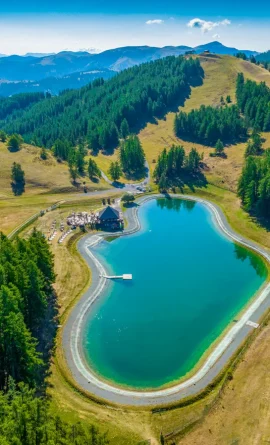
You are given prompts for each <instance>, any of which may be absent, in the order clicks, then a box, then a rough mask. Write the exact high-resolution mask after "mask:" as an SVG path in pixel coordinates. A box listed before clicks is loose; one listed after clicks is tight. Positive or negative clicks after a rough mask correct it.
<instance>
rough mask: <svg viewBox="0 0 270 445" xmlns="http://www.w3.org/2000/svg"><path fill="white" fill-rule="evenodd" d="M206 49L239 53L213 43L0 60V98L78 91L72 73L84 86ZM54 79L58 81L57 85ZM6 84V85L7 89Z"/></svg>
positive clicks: (123, 48)
mask: <svg viewBox="0 0 270 445" xmlns="http://www.w3.org/2000/svg"><path fill="white" fill-rule="evenodd" d="M205 50H208V51H210V52H213V53H217V54H228V55H234V54H236V53H237V52H238V51H239V50H238V49H236V48H229V47H226V46H224V45H223V44H222V43H220V42H216V41H215V42H210V43H208V44H205V45H200V46H197V47H195V48H192V47H189V46H183V45H182V46H164V47H162V48H159V47H151V46H126V47H121V48H115V49H110V50H106V51H103V52H101V53H97V54H93V53H89V52H87V51H78V52H72V51H62V52H60V53H57V54H50V55H41V54H40V55H39V54H36V53H32V54H31V53H28V54H26V55H25V56H17V55H12V56H5V57H0V95H12V94H14V93H15V92H16V93H18V92H21V91H22V92H26V91H37V86H40V88H46V89H49V90H51V91H52V92H53V93H54V94H57V93H58V92H59V91H60V90H61V89H64V88H74V87H75V88H76V87H77V88H79V87H80V86H82V82H81V81H80V82H78V85H77V86H74V79H75V78H76V75H75V73H80V74H81V77H83V78H84V79H85V83H87V81H90V80H92V79H91V76H88V77H89V80H88V78H87V76H85V74H87V73H89V72H93V71H98V72H105V73H106V74H105V76H104V77H105V78H108V77H111V76H112V75H114V74H115V73H117V72H120V71H122V70H124V69H126V68H130V67H132V66H134V65H139V64H141V63H144V62H149V61H154V60H157V59H160V58H163V57H166V56H179V55H183V54H185V53H186V52H187V51H194V52H195V53H197V54H198V53H201V52H203V51H205ZM241 52H244V53H245V54H246V55H247V56H250V55H256V54H258V53H256V52H255V51H251V50H241ZM39 56H40V57H39ZM101 75H102V74H101ZM66 76H71V77H72V80H71V82H70V83H69V82H68V81H67V80H66V81H63V85H61V81H60V79H61V78H64V77H65V78H66ZM95 77H96V76H95ZM49 78H50V79H51V85H52V86H50V82H48V81H47V82H45V79H47V80H48V79H49ZM55 79H57V82H56V81H55ZM10 82H11V83H10ZM8 84H9V86H8V87H7V85H8ZM45 84H46V87H45ZM53 84H54V85H56V84H57V86H56V87H55V86H53ZM42 85H43V86H42ZM75 85H76V82H75ZM43 91H44V89H43Z"/></svg>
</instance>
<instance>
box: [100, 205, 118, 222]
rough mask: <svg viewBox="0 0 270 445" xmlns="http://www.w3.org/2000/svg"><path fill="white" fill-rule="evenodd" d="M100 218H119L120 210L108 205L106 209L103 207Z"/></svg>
mask: <svg viewBox="0 0 270 445" xmlns="http://www.w3.org/2000/svg"><path fill="white" fill-rule="evenodd" d="M99 219H101V220H106V219H119V212H118V210H116V209H114V208H113V207H110V206H108V207H106V209H103V210H101V212H99Z"/></svg>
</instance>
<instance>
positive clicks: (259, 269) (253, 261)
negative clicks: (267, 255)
mask: <svg viewBox="0 0 270 445" xmlns="http://www.w3.org/2000/svg"><path fill="white" fill-rule="evenodd" d="M234 253H235V256H236V258H237V259H238V260H241V261H242V262H243V261H245V260H247V259H249V262H250V265H251V266H252V267H253V268H254V269H255V271H256V273H257V275H258V276H259V277H260V278H266V277H267V269H266V267H265V264H264V262H263V261H261V260H260V258H259V257H258V256H257V255H256V254H255V253H253V252H252V251H251V250H248V249H246V247H243V246H240V245H239V244H236V243H234Z"/></svg>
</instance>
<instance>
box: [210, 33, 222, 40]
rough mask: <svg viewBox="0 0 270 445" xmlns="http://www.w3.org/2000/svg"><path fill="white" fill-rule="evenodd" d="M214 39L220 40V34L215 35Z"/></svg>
mask: <svg viewBox="0 0 270 445" xmlns="http://www.w3.org/2000/svg"><path fill="white" fill-rule="evenodd" d="M212 37H213V39H217V40H218V39H220V35H219V34H214V35H213V36H212Z"/></svg>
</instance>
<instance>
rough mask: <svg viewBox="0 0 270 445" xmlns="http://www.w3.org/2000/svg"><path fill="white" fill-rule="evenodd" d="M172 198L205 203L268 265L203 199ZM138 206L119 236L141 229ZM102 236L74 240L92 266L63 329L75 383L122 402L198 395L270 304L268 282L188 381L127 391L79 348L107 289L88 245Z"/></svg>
mask: <svg viewBox="0 0 270 445" xmlns="http://www.w3.org/2000/svg"><path fill="white" fill-rule="evenodd" d="M159 197H164V195H151V196H146V197H141V198H139V199H138V200H137V203H138V204H139V205H140V204H143V203H144V202H147V201H148V200H150V199H155V198H159ZM172 197H173V198H181V199H187V200H192V201H196V202H199V203H201V204H204V205H205V206H206V207H207V208H208V209H209V210H210V212H211V214H212V216H213V221H214V222H215V224H216V226H217V227H218V228H219V230H221V231H222V232H223V233H224V234H225V235H226V236H227V237H228V238H229V239H231V240H232V241H235V242H238V243H240V244H242V245H244V246H246V247H248V248H251V249H252V250H254V251H255V252H257V253H259V254H260V255H262V256H263V257H264V258H265V259H266V260H267V261H268V262H269V263H270V253H269V252H268V251H267V250H266V249H264V248H263V247H261V246H258V245H257V244H255V243H253V242H252V241H249V240H247V239H245V238H243V237H241V235H239V234H237V233H235V232H234V231H233V230H232V228H231V227H230V226H229V224H228V222H227V220H226V218H225V216H224V214H223V212H222V211H221V209H220V208H219V207H218V206H217V205H215V204H213V203H211V202H209V201H207V200H204V199H201V198H198V197H193V196H192V197H191V196H188V195H180V194H178V195H173V196H172ZM137 209H138V207H137V206H134V207H132V208H129V209H128V210H127V211H126V213H125V218H126V220H127V221H128V228H127V229H126V230H125V231H124V232H122V233H119V235H120V236H126V235H129V234H131V233H134V232H136V231H138V230H139V229H140V221H139V219H138V215H137ZM113 235H114V236H115V235H116V234H115V233H114V234H113ZM105 236H108V233H106V234H104V233H98V234H88V235H86V236H85V237H83V238H82V239H81V240H80V241H79V242H78V249H79V252H80V253H81V255H82V257H83V258H84V259H85V261H86V262H87V264H88V266H89V267H90V268H91V272H92V282H91V286H90V287H89V288H88V289H87V291H86V292H85V293H84V295H83V296H82V297H81V299H80V300H79V302H78V303H77V305H76V306H75V307H74V308H73V310H72V312H71V314H70V316H69V317H68V320H67V322H66V324H65V326H64V331H63V348H64V353H65V357H66V360H67V364H68V366H69V368H70V370H71V373H72V375H73V378H74V379H75V381H76V382H77V384H78V385H79V386H80V387H82V388H83V389H84V390H85V391H87V392H89V394H92V395H94V396H95V397H97V398H102V399H104V400H107V401H108V402H112V403H116V404H122V405H134V406H147V405H157V406H159V405H166V404H168V403H173V402H177V401H179V400H181V399H183V398H185V397H188V396H192V395H195V394H197V393H198V392H200V391H201V390H203V389H204V388H205V387H206V386H207V385H209V383H211V382H212V381H213V379H214V378H215V377H216V376H217V375H218V374H219V373H220V372H221V370H222V369H223V367H224V365H225V364H226V363H227V361H228V360H229V359H230V358H231V356H232V355H233V354H234V353H235V352H236V351H237V349H238V348H239V346H240V345H241V343H242V342H243V340H244V339H245V338H246V337H247V335H248V334H249V333H250V332H251V331H252V330H253V329H254V328H253V327H252V326H250V325H247V322H248V321H252V322H255V323H256V322H258V321H259V320H260V318H261V316H262V315H263V313H264V312H265V311H266V309H267V308H269V307H270V283H269V282H268V283H267V284H266V285H265V286H264V287H263V288H262V289H260V291H259V293H258V294H257V296H256V299H254V300H253V301H252V303H251V304H250V305H249V307H248V308H247V309H246V311H245V312H244V313H243V314H242V315H241V317H240V318H239V319H238V321H237V322H235V323H231V324H230V325H229V329H228V331H227V333H226V334H225V335H224V336H223V337H222V338H221V340H220V342H219V343H218V344H217V345H216V346H215V347H214V349H213V350H212V351H211V353H210V354H209V355H208V357H207V358H206V360H205V362H204V363H203V364H202V366H201V368H200V369H199V370H198V371H197V372H196V373H194V375H193V376H191V377H190V378H188V379H187V380H185V381H182V382H181V383H178V384H175V385H174V386H172V387H169V388H165V389H160V390H153V391H138V390H128V389H124V388H121V387H117V386H113V385H111V384H109V383H108V382H105V381H103V380H101V379H100V378H99V377H98V376H97V375H95V374H94V373H92V371H91V369H90V368H89V367H88V366H87V364H86V362H85V360H84V356H83V352H82V332H83V327H84V322H85V320H86V318H87V315H88V313H89V311H91V308H92V304H93V303H94V301H95V300H96V299H97V298H99V297H100V296H101V295H102V293H103V292H106V290H107V291H108V288H109V286H110V282H109V281H108V280H106V279H104V278H101V277H100V275H106V270H105V269H104V266H103V265H102V264H101V263H100V262H99V261H98V260H97V258H96V257H95V256H94V254H93V253H92V252H91V250H90V249H89V247H91V245H94V244H97V243H98V242H99V241H100V240H101V239H102V237H105ZM176 354H177V345H176Z"/></svg>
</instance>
